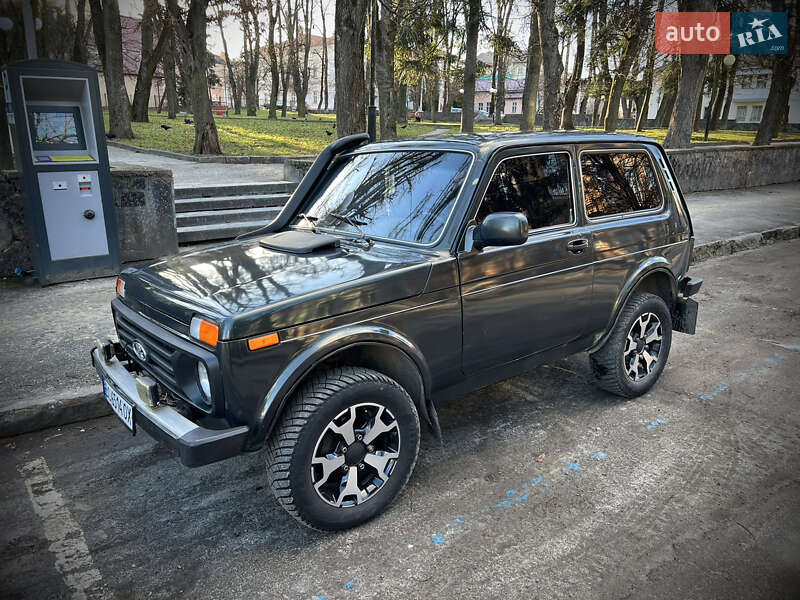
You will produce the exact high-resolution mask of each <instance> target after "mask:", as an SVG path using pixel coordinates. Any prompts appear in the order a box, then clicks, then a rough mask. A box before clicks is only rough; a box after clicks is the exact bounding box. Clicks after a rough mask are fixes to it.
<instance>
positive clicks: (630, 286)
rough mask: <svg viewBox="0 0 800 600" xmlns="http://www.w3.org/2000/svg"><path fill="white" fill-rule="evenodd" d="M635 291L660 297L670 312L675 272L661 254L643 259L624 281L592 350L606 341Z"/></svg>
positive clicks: (675, 290) (676, 294)
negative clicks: (609, 316) (609, 317)
mask: <svg viewBox="0 0 800 600" xmlns="http://www.w3.org/2000/svg"><path fill="white" fill-rule="evenodd" d="M637 292H649V293H651V294H654V295H656V296H659V297H661V298H662V299H663V300H664V302H666V304H667V308H668V309H669V311H670V312H672V310H673V307H674V306H675V302H676V300H677V298H678V282H677V281H676V280H675V274H674V273H673V272H672V270H671V269H670V263H669V261H668V260H667V259H666V258H664V257H663V256H654V257H651V258H649V259H647V260H646V261H644V262H643V263H642V264H641V265H639V267H638V268H637V269H636V271H634V272H633V273H632V274H631V276H630V277H629V278H628V280H627V281H626V282H625V285H624V286H623V288H622V290H621V291H620V293H619V295H618V296H617V299H616V301H615V302H614V308H613V311H612V313H611V319H610V320H609V323H608V325H607V326H606V329H605V331H604V332H603V334H602V335H601V336H600V338H599V339H598V340H597V341H596V342H595V343H594V344H593V345H592V347H591V348H589V352H590V353H591V352H594V351H595V350H597V349H599V348H600V347H602V346H603V344H605V343H606V341H607V340H608V338H609V336H610V335H611V332H612V331H614V327H616V325H617V321H618V320H619V315H620V313H621V312H622V307H624V306H625V304H626V303H627V302H628V299H629V298H630V297H631V296H632V295H633V294H635V293H637Z"/></svg>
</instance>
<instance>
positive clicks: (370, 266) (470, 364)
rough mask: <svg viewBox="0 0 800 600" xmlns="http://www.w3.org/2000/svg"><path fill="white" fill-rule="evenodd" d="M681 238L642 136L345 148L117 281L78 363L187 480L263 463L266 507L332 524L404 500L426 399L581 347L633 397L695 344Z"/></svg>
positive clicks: (683, 233)
mask: <svg viewBox="0 0 800 600" xmlns="http://www.w3.org/2000/svg"><path fill="white" fill-rule="evenodd" d="M693 241H694V238H693V234H692V225H691V221H690V219H689V213H688V211H687V209H686V204H685V202H684V200H683V198H682V196H681V192H680V190H679V188H678V185H677V182H676V181H675V177H674V174H673V172H672V169H671V168H670V165H669V162H668V160H667V156H666V154H665V153H664V150H663V149H662V148H661V147H660V146H659V145H658V144H657V143H655V142H653V141H652V140H650V139H647V138H642V137H637V136H624V135H602V134H578V133H570V132H565V133H539V134H502V135H497V134H492V135H452V136H443V137H439V138H427V139H425V140H410V141H403V142H391V143H368V139H367V138H366V136H363V135H359V136H351V137H347V138H342V139H340V140H338V141H337V142H335V143H333V144H332V145H331V146H329V147H328V148H327V149H326V150H325V151H323V153H322V154H321V155H320V156H319V157H318V159H317V160H316V162H315V163H314V164H313V165H312V167H311V169H310V171H309V172H308V174H307V175H306V177H305V178H304V179H303V181H302V182H301V183H300V185H299V186H298V188H297V190H296V191H295V193H294V195H293V196H292V197H291V199H290V200H289V202H288V203H287V205H286V206H285V208H284V209H283V210H282V212H281V213H280V215H279V216H278V217H277V218H276V219H275V221H273V222H272V223H270V224H268V225H266V226H265V227H263V228H261V229H259V230H257V231H253V232H252V233H250V234H248V235H246V236H243V238H242V239H239V240H237V241H234V242H230V243H225V244H222V245H220V246H218V247H216V248H212V249H206V250H201V251H197V252H190V253H187V254H181V255H178V256H173V257H169V258H166V259H164V260H160V261H158V262H155V263H153V264H150V265H149V266H146V267H142V268H131V269H126V270H125V271H124V272H123V273H122V274H121V275H120V278H119V280H118V283H117V292H118V295H117V298H116V299H115V300H114V301H113V302H112V309H113V313H114V320H115V323H116V327H117V333H118V335H119V341H117V342H111V341H108V340H104V341H99V342H98V344H97V347H96V348H95V349H94V350H93V351H92V360H93V363H94V365H95V367H96V369H97V371H98V373H99V375H100V377H101V378H102V380H103V387H104V391H105V394H106V397H107V398H108V400H109V402H110V403H111V405H112V407H114V410H115V411H116V412H117V414H118V415H119V416H120V417H121V418H122V420H123V421H124V422H125V424H126V425H127V427H128V428H129V429H131V430H132V431H136V430H137V429H143V430H145V431H147V432H148V433H150V434H151V435H153V436H154V437H156V438H158V439H160V440H163V441H164V442H166V443H167V444H168V445H170V446H172V447H173V448H175V449H176V450H177V451H178V453H179V454H180V457H181V459H182V461H183V462H184V463H185V464H186V465H189V466H197V465H202V464H206V463H209V462H213V461H217V460H221V459H225V458H229V457H231V456H234V455H237V454H239V453H242V452H253V451H258V450H261V449H263V448H266V451H265V453H264V454H265V459H266V464H267V473H268V476H269V480H270V482H271V485H272V489H273V491H274V493H275V495H276V497H277V498H278V501H279V502H280V504H281V505H282V506H283V507H284V508H285V509H286V510H287V511H288V512H289V513H290V514H292V515H293V516H294V517H295V518H297V519H298V520H299V521H301V522H303V523H305V524H306V525H309V526H311V527H315V528H318V529H342V528H346V527H351V526H354V525H357V524H359V523H362V522H363V521H365V520H367V519H369V518H371V517H373V516H375V515H376V514H378V513H380V512H381V511H382V510H383V509H384V508H385V507H386V506H387V505H388V504H389V503H390V502H391V501H392V499H393V498H394V497H395V496H396V495H397V494H398V492H399V491H400V490H401V489H402V488H403V486H404V485H405V483H406V481H407V480H408V478H409V476H410V475H411V471H412V470H413V468H414V463H415V461H416V459H417V452H418V449H419V441H420V422H425V423H427V424H428V425H429V426H430V427H431V428H432V429H433V430H434V432H436V433H438V420H437V417H436V409H435V406H436V404H437V403H439V402H442V401H445V400H448V399H452V398H455V397H458V396H461V395H463V394H465V393H467V392H470V391H472V390H475V389H477V388H480V387H483V386H487V385H490V384H492V383H495V382H497V381H500V380H502V379H504V378H507V377H510V376H512V375H515V374H517V373H520V372H522V371H525V370H527V369H530V368H532V367H534V366H536V365H539V364H542V363H545V362H548V361H553V360H555V359H558V358H560V357H563V356H565V355H569V354H572V353H575V352H582V351H587V352H589V354H590V357H591V363H592V368H593V370H594V373H595V375H596V377H597V381H598V384H599V385H600V386H601V387H602V388H604V389H606V390H609V391H611V392H613V393H615V394H620V395H622V396H626V397H634V396H638V395H640V394H643V393H644V392H646V391H647V390H648V389H650V387H651V386H652V385H653V384H654V383H655V382H656V380H657V379H658V377H659V375H660V374H661V372H662V370H663V369H664V365H665V364H666V362H667V358H668V354H669V349H670V341H671V337H672V332H673V331H682V332H686V333H694V328H695V322H696V318H697V304H696V303H695V302H694V301H693V300H691V299H688V297H689V296H691V295H692V294H694V293H695V292H696V291H697V290H698V289H699V288H700V285H701V281H700V280H697V279H692V278H689V277H687V275H686V273H687V270H688V268H689V262H690V258H691V255H692V246H693Z"/></svg>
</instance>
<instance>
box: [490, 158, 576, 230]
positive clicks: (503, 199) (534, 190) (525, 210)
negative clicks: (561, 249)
mask: <svg viewBox="0 0 800 600" xmlns="http://www.w3.org/2000/svg"><path fill="white" fill-rule="evenodd" d="M569 161H570V158H569V154H567V153H566V152H559V153H556V154H535V155H533V156H520V157H514V158H508V159H506V160H504V161H503V162H501V163H500V164H499V165H497V168H496V169H495V172H494V174H493V175H492V180H491V181H490V182H489V187H488V188H487V189H486V193H485V194H484V196H483V202H482V203H481V207H480V210H478V214H477V216H476V217H475V218H476V220H477V222H478V223H481V222H482V221H483V220H484V219H485V218H486V216H487V215H489V214H491V213H494V212H501V211H513V212H521V213H522V214H524V215H525V216H526V217H527V219H528V227H529V228H530V229H542V228H544V227H554V226H556V225H566V224H567V223H571V222H572V220H573V219H572V215H573V211H572V190H571V185H570V174H569Z"/></svg>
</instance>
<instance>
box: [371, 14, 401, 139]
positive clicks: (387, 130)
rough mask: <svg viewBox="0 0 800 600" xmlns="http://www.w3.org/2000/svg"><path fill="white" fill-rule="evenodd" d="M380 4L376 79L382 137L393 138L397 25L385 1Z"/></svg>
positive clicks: (376, 44) (394, 126)
mask: <svg viewBox="0 0 800 600" xmlns="http://www.w3.org/2000/svg"><path fill="white" fill-rule="evenodd" d="M379 6H380V18H379V19H378V22H377V35H376V36H375V80H376V83H377V86H378V104H379V105H380V108H381V118H380V127H381V131H380V135H381V139H382V140H391V139H393V138H396V137H397V122H396V116H397V109H396V108H395V103H396V101H397V99H396V98H395V94H394V44H395V38H396V36H397V26H396V23H395V20H394V19H395V17H394V16H393V14H392V11H391V10H390V9H387V7H386V5H385V4H383V3H381V4H380V5H379Z"/></svg>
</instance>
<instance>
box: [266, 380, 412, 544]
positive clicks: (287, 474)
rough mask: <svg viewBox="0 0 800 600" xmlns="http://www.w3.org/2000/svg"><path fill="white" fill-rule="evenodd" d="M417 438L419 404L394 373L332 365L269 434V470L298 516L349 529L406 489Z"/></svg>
mask: <svg viewBox="0 0 800 600" xmlns="http://www.w3.org/2000/svg"><path fill="white" fill-rule="evenodd" d="M419 440H420V427H419V417H418V415H417V409H416V407H415V406H414V402H413V401H412V400H411V398H410V397H409V395H408V393H407V392H406V391H405V390H404V389H403V387H402V386H400V385H399V384H398V383H397V382H396V381H394V380H393V379H391V378H389V377H387V376H386V375H384V374H382V373H379V372H377V371H373V370H370V369H364V368H359V367H343V368H339V369H333V370H330V371H326V372H323V373H321V374H318V375H316V376H314V377H313V378H312V379H311V380H310V381H309V382H307V383H306V384H305V385H304V386H303V387H302V388H301V390H300V391H299V392H298V393H297V394H296V395H295V397H294V398H293V399H292V402H291V405H290V406H289V407H288V408H287V411H286V414H285V415H284V417H283V420H282V422H281V424H280V425H279V426H278V428H277V430H276V431H275V432H273V434H272V436H271V437H270V441H269V444H268V449H267V475H268V478H269V482H270V485H271V487H272V491H273V492H274V494H275V497H276V498H277V500H278V502H279V503H280V504H281V506H283V508H284V509H285V510H286V511H287V512H288V513H289V514H291V515H292V516H293V517H294V518H295V519H297V520H298V521H300V522H301V523H303V524H304V525H307V526H308V527H312V528H314V529H320V530H336V529H347V528H350V527H354V526H356V525H359V524H361V523H363V522H365V521H367V520H369V519H371V518H372V517H374V516H375V515H377V514H379V513H380V512H382V511H383V510H384V509H385V508H386V507H387V506H388V505H389V504H390V503H391V502H392V500H393V499H394V498H395V496H397V494H398V493H399V492H400V490H401V489H403V486H405V484H406V481H408V478H409V476H410V475H411V471H412V470H413V469H414V464H415V463H416V460H417V453H418V451H419Z"/></svg>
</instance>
